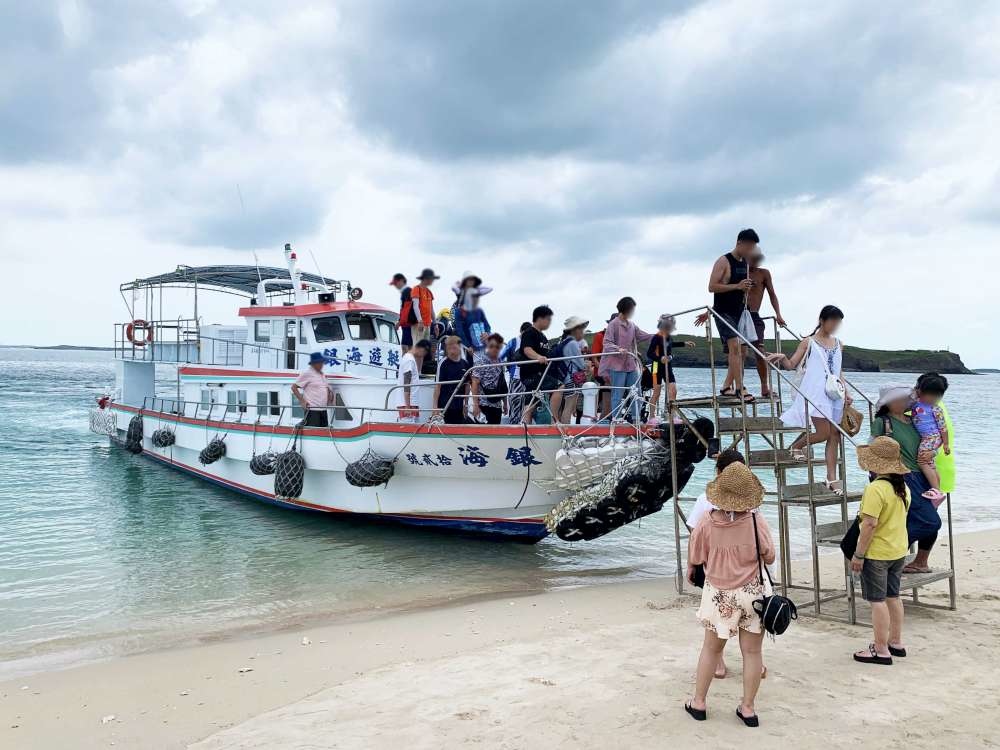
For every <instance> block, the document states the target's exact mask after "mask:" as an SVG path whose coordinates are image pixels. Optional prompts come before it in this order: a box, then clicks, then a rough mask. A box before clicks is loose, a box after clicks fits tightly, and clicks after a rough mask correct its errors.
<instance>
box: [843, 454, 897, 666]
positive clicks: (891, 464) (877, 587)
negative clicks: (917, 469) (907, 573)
mask: <svg viewBox="0 0 1000 750" xmlns="http://www.w3.org/2000/svg"><path fill="white" fill-rule="evenodd" d="M899 453H900V449H899V443H897V442H896V441H895V440H893V439H892V438H890V437H884V436H883V437H877V438H875V439H874V440H873V441H872V442H871V444H870V445H863V446H861V447H859V448H858V464H860V466H861V468H862V469H864V470H865V471H870V472H872V473H873V474H875V479H874V480H873V481H872V482H871V484H869V485H868V487H867V488H866V489H865V493H864V495H863V496H862V498H861V508H860V511H859V513H860V519H861V533H860V535H859V537H858V546H857V549H856V550H855V552H854V557H852V558H851V570H852V571H853V572H854V573H859V574H860V575H861V595H862V596H863V597H864V599H865V601H867V602H868V603H869V604H871V607H872V631H873V640H872V643H870V644H868V648H867V649H864V650H863V651H859V652H857V653H856V654H854V660H855V661H859V662H861V663H863V664H892V657H893V656H900V657H902V656H906V649H905V648H904V647H903V642H902V638H903V603H902V602H901V601H900V600H899V583H900V575H901V574H902V572H903V564H904V563H905V561H906V553H907V550H908V549H909V538H908V537H907V534H906V513H907V510H908V509H909V507H910V491H909V490H908V489H907V487H906V481H905V480H904V479H903V476H904V475H905V474H908V473H909V469H907V468H906V466H904V465H903V463H902V462H901V461H900V460H899Z"/></svg>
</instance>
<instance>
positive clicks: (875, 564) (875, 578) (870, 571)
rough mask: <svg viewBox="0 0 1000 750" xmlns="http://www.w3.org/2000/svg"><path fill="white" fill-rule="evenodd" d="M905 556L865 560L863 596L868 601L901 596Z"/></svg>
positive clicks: (862, 572) (882, 600)
mask: <svg viewBox="0 0 1000 750" xmlns="http://www.w3.org/2000/svg"><path fill="white" fill-rule="evenodd" d="M905 562H906V558H905V557H901V558H899V559H898V560H867V559H866V560H865V564H864V567H863V568H861V596H863V597H864V599H865V601H866V602H884V601H885V600H886V599H895V598H897V597H898V596H899V580H900V576H901V575H902V574H903V564H904V563H905Z"/></svg>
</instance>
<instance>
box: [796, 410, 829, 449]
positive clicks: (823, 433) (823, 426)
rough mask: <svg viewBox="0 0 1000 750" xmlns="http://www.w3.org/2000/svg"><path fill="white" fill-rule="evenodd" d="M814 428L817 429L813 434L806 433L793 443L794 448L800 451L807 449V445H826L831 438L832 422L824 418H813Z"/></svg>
mask: <svg viewBox="0 0 1000 750" xmlns="http://www.w3.org/2000/svg"><path fill="white" fill-rule="evenodd" d="M812 423H813V427H814V428H815V429H814V430H813V431H812V432H804V433H802V435H800V436H799V437H798V439H797V440H796V441H795V442H794V443H792V446H791V447H792V448H794V449H796V450H800V449H802V448H805V447H806V446H807V445H816V444H817V443H825V442H826V441H827V440H828V439H829V438H830V429H831V428H830V422H829V421H828V420H826V419H823V418H822V417H813V420H812Z"/></svg>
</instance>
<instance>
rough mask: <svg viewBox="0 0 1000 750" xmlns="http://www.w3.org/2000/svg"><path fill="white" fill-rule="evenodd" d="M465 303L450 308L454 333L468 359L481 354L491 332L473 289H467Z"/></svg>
mask: <svg viewBox="0 0 1000 750" xmlns="http://www.w3.org/2000/svg"><path fill="white" fill-rule="evenodd" d="M465 291H466V297H465V299H466V302H465V303H464V304H461V305H460V304H457V303H456V305H455V307H454V308H452V310H453V312H452V315H453V318H454V325H455V333H457V334H458V337H459V338H460V339H462V345H463V346H464V347H465V353H466V354H467V355H468V356H469V357H470V359H472V358H474V357H475V354H477V353H479V352H482V351H483V350H484V349H485V348H486V339H487V338H489V335H490V334H491V333H492V332H493V329H492V328H490V321H489V320H487V319H486V313H485V312H483V309H482V308H481V307H480V306H479V297H480V295H479V294H477V293H476V289H475V288H471V289H467V290H465Z"/></svg>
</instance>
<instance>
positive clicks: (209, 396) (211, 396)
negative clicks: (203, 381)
mask: <svg viewBox="0 0 1000 750" xmlns="http://www.w3.org/2000/svg"><path fill="white" fill-rule="evenodd" d="M215 401H216V398H215V391H213V390H212V389H211V388H202V389H201V408H202V409H207V408H208V407H210V406H211V405H212V404H214V403H215Z"/></svg>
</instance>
